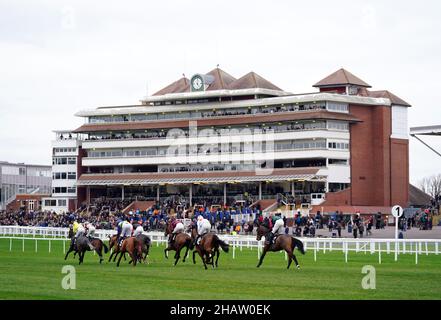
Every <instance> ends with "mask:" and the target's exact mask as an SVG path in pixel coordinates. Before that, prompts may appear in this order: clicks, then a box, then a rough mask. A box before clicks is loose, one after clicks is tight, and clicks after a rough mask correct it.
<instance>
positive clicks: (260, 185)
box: [259, 181, 262, 200]
mask: <svg viewBox="0 0 441 320" xmlns="http://www.w3.org/2000/svg"><path fill="white" fill-rule="evenodd" d="M259 200H262V181H259Z"/></svg>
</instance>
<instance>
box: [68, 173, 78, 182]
mask: <svg viewBox="0 0 441 320" xmlns="http://www.w3.org/2000/svg"><path fill="white" fill-rule="evenodd" d="M76 178H77V174H76V173H75V172H68V173H67V179H69V180H75V179H76Z"/></svg>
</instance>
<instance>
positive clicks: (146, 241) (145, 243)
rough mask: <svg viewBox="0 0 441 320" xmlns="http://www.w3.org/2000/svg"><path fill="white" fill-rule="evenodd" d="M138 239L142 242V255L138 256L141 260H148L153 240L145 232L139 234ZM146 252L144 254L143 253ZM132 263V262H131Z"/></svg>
mask: <svg viewBox="0 0 441 320" xmlns="http://www.w3.org/2000/svg"><path fill="white" fill-rule="evenodd" d="M136 239H138V241H139V243H141V255H140V256H139V257H138V260H139V262H140V263H141V262H146V259H147V256H148V255H149V251H150V245H151V243H152V241H151V240H150V238H149V237H148V236H146V235H145V234H142V233H141V234H138V235H137V236H136ZM143 253H144V256H142V254H143ZM129 263H130V262H129Z"/></svg>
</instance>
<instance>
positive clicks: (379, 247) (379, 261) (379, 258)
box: [378, 242, 381, 264]
mask: <svg viewBox="0 0 441 320" xmlns="http://www.w3.org/2000/svg"><path fill="white" fill-rule="evenodd" d="M378 263H379V264H381V242H378Z"/></svg>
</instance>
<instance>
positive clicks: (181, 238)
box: [164, 221, 191, 265]
mask: <svg viewBox="0 0 441 320" xmlns="http://www.w3.org/2000/svg"><path fill="white" fill-rule="evenodd" d="M171 228H172V226H171V224H170V222H169V221H167V224H166V225H165V232H164V236H169V237H171V236H172V232H173V230H172V229H171ZM190 246H191V237H190V236H189V235H188V234H186V233H184V232H181V233H179V234H177V235H176V237H175V240H174V241H173V243H171V242H169V243H168V246H167V248H165V249H164V255H165V257H166V258H167V259H168V252H169V251H171V250H174V251H176V253H175V256H174V258H175V264H174V265H176V264H177V263H178V261H179V259H180V258H181V250H182V249H183V248H184V247H185V248H187V249H186V250H185V254H184V259H183V260H182V262H185V259H186V258H187V254H188V250H189V249H190Z"/></svg>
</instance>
